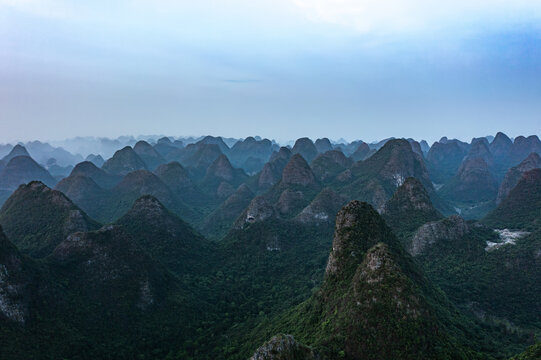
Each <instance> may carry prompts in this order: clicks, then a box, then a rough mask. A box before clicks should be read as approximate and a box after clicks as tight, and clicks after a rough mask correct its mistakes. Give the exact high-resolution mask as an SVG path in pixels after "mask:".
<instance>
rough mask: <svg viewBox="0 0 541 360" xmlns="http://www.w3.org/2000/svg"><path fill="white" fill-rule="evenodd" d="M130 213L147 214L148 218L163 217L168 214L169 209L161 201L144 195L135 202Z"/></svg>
mask: <svg viewBox="0 0 541 360" xmlns="http://www.w3.org/2000/svg"><path fill="white" fill-rule="evenodd" d="M130 211H132V212H135V213H145V214H146V215H148V216H163V215H165V214H166V212H167V209H166V208H165V206H163V204H162V203H161V202H160V200H158V199H156V198H155V197H154V196H152V195H143V196H141V197H140V198H138V199H137V200H135V202H134V203H133V206H132V208H131V210H130Z"/></svg>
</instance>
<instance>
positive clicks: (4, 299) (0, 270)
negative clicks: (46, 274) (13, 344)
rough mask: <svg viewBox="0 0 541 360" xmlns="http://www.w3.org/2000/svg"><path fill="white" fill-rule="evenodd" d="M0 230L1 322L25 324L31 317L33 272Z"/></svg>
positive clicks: (0, 229)
mask: <svg viewBox="0 0 541 360" xmlns="http://www.w3.org/2000/svg"><path fill="white" fill-rule="evenodd" d="M27 261H28V260H27V259H25V258H24V257H23V256H22V255H21V254H20V253H19V251H18V250H17V248H16V247H15V246H14V245H13V244H11V243H10V242H9V241H8V239H7V238H6V236H5V235H4V233H3V231H2V228H0V321H1V319H2V317H3V318H6V319H8V320H9V321H14V322H17V323H21V324H24V323H25V322H26V320H27V319H28V316H29V301H30V295H31V289H30V288H31V283H32V271H31V270H30V269H29V266H28V264H27Z"/></svg>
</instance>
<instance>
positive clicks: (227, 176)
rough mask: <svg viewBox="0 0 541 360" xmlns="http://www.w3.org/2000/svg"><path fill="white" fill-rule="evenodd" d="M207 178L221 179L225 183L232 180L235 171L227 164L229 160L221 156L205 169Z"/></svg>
mask: <svg viewBox="0 0 541 360" xmlns="http://www.w3.org/2000/svg"><path fill="white" fill-rule="evenodd" d="M205 176H207V177H209V176H213V177H218V178H220V179H223V180H225V181H231V180H233V177H234V176H235V169H234V168H233V166H232V165H231V163H230V162H229V159H228V158H227V156H225V155H224V154H221V155H220V156H218V157H217V158H216V160H214V162H213V163H212V164H211V165H210V166H209V168H208V169H207V173H206V175H205Z"/></svg>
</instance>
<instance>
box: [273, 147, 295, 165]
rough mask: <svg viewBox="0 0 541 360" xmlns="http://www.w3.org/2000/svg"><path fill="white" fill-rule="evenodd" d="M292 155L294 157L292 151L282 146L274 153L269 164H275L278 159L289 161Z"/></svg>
mask: <svg viewBox="0 0 541 360" xmlns="http://www.w3.org/2000/svg"><path fill="white" fill-rule="evenodd" d="M291 155H292V154H291V150H290V149H289V148H287V147H285V146H282V147H281V148H280V150H278V151H275V152H273V153H272V155H271V158H270V159H269V162H274V161H276V160H278V159H282V160H285V161H289V159H290V158H291Z"/></svg>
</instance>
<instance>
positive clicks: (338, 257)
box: [276, 201, 461, 360]
mask: <svg viewBox="0 0 541 360" xmlns="http://www.w3.org/2000/svg"><path fill="white" fill-rule="evenodd" d="M438 294H441V293H438V292H437V291H436V290H435V289H433V288H431V286H430V285H429V284H428V283H427V281H426V280H425V279H424V278H423V276H422V275H421V274H420V272H419V270H418V269H417V268H416V265H415V263H414V262H413V261H412V259H411V258H410V257H409V256H408V255H407V254H406V253H405V252H404V251H403V250H402V247H401V245H400V243H399V242H398V240H397V239H396V238H395V236H394V235H393V233H392V231H391V230H390V229H389V228H388V227H387V226H386V224H385V222H384V220H383V219H382V218H381V216H380V215H379V214H378V213H377V212H376V211H375V210H374V209H373V208H372V207H371V206H370V205H369V204H367V203H361V202H359V201H352V202H350V203H349V204H347V205H346V206H344V207H343V208H342V209H341V210H340V211H339V213H338V215H337V217H336V229H335V234H334V239H333V243H332V251H331V253H330V255H329V260H328V264H327V269H326V273H325V279H324V282H323V285H322V286H321V290H320V291H318V292H317V293H316V294H315V295H314V296H312V298H310V299H309V300H308V301H306V302H304V303H302V304H301V305H299V306H298V307H296V308H295V309H294V310H292V311H291V312H288V314H287V316H286V317H284V318H283V320H282V321H283V328H289V329H296V331H295V332H293V335H294V336H295V337H296V338H297V339H299V341H301V342H303V343H305V344H308V345H310V346H312V347H313V348H314V349H315V350H316V351H318V352H319V351H321V355H322V357H325V358H329V359H341V358H346V359H359V360H360V359H399V358H400V359H418V358H433V359H438V358H444V357H445V356H451V358H453V357H455V356H458V354H460V352H461V350H456V349H457V344H452V343H451V342H450V338H449V337H448V336H447V334H446V332H445V331H446V330H445V326H447V325H449V324H450V323H449V322H448V321H447V320H446V319H443V318H439V317H438V315H436V314H445V311H447V310H450V309H447V310H445V311H442V310H441V309H439V310H436V308H435V307H436V306H444V305H442V304H446V302H445V301H444V300H443V299H442V298H439V296H441V295H438ZM446 306H449V305H448V303H447V305H446ZM439 316H442V315H439ZM443 316H445V315H443ZM443 324H446V325H443ZM276 329H277V330H278V331H282V330H281V329H282V328H281V327H280V326H278V327H277V328H276ZM420 338H422V339H423V340H422V341H421V343H422V345H421V344H420V343H419V339H420ZM444 354H447V355H444ZM450 354H453V355H450Z"/></svg>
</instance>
